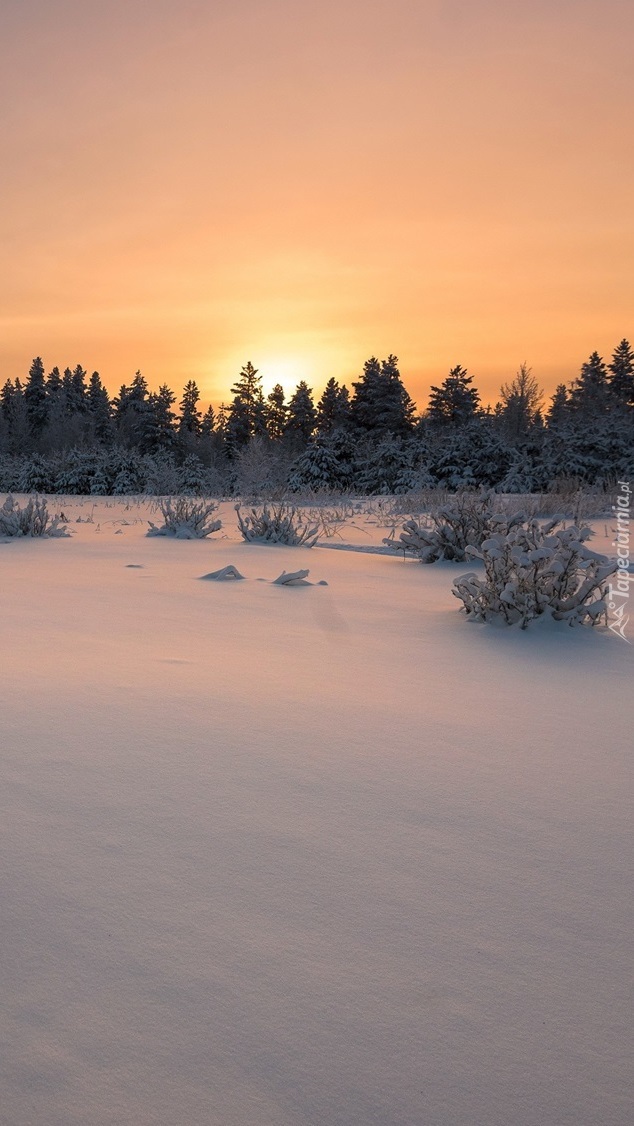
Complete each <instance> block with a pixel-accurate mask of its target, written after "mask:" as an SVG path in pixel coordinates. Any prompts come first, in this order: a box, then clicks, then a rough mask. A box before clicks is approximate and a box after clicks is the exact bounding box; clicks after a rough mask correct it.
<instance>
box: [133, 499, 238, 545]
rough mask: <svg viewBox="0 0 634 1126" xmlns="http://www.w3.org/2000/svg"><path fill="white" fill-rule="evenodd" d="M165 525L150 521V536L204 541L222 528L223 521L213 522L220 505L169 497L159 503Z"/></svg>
mask: <svg viewBox="0 0 634 1126" xmlns="http://www.w3.org/2000/svg"><path fill="white" fill-rule="evenodd" d="M158 506H159V509H160V510H161V515H162V517H163V521H164V523H163V524H162V526H160V527H159V526H157V525H156V524H153V523H152V521H151V520H149V521H148V523H149V525H150V529H149V531H148V533H147V535H148V536H174V537H175V538H176V539H177V540H202V539H205V537H206V536H210V535H211V533H212V532H217V531H218V530H219V529H220V528H221V527H222V520H213V519H212V517H213V514H214V512H215V511H216V509H217V507H218V505H217V504H215V503H214V502H213V501H204V500H194V499H193V498H192V497H167V498H166V499H164V500H160V501H159V502H158Z"/></svg>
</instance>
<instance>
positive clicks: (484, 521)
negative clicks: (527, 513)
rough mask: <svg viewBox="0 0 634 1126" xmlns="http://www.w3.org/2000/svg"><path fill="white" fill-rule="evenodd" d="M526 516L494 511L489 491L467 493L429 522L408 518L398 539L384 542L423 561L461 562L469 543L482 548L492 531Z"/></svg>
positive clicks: (498, 530) (453, 499) (430, 517)
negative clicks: (479, 494) (486, 492)
mask: <svg viewBox="0 0 634 1126" xmlns="http://www.w3.org/2000/svg"><path fill="white" fill-rule="evenodd" d="M524 519H525V517H524V515H523V513H521V512H517V513H514V514H512V515H510V516H509V515H505V514H502V513H499V512H495V510H494V509H493V503H492V497H491V495H490V494H486V495H485V496H478V495H475V494H472V493H465V494H464V495H463V496H456V497H454V498H452V499H451V501H449V502H448V503H447V504H443V505H441V506H440V507H439V508H438V509H436V511H435V512H432V513H431V514H430V516H429V518H428V523H427V525H425V524H422V523H420V522H419V521H418V520H415V519H414V518H412V519H411V520H406V522H405V523H404V525H403V528H402V531H401V532H400V534H399V537H398V539H395V538H394V536H388V537H387V538H386V539H384V540H383V542H384V543H386V544H387V545H388V546H389V547H396V548H399V550H401V551H404V552H406V553H409V554H410V555H416V556H418V558H419V559H420V561H421V563H435V562H436V561H437V560H439V559H452V560H455V561H456V562H458V563H462V562H464V560H465V559H466V554H465V552H466V549H467V547H468V546H470V545H473V546H475V547H479V546H480V544H481V543H482V542H483V540H485V539H487V537H488V536H490V535H491V534H492V533H493V532H500V533H507V532H508V531H509V530H510V529H511V528H513V527H514V526H515V525H517V524H520V523H521V522H522V521H523V520H524Z"/></svg>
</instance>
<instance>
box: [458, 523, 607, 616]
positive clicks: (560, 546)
mask: <svg viewBox="0 0 634 1126" xmlns="http://www.w3.org/2000/svg"><path fill="white" fill-rule="evenodd" d="M560 522H561V520H560V518H559V517H556V518H555V519H553V520H551V521H550V522H549V523H548V524H547V525H546V526H545V527H543V528H542V527H540V525H539V524H538V523H537V521H536V520H532V521H530V523H528V524H525V525H524V526H522V527H517V526H516V527H514V528H511V530H510V531H509V532H508V533H507V534H501V533H498V534H496V535H493V536H491V537H490V538H489V539H487V540H485V541H484V543H482V544H481V546H480V547H475V546H472V547H470V548H469V550H468V555H469V556H472V557H474V558H478V559H482V560H483V562H484V578H483V579H482V578H479V577H478V576H477V575H476V574H475V573H469V574H467V575H461V577H460V578H459V579H456V582H455V583H454V587H453V594H455V596H456V598H459V599H461V601H462V603H463V605H464V608H465V610H466V612H467V617H469V618H472V619H473V620H474V621H477V622H490V621H499V622H504V623H506V624H507V625H515V624H516V623H517V624H519V625H520V626H521V628H522V629H525V628H526V626H527V625H528V623H529V621H531V619H533V618H538V617H540V616H541V615H542V614H550V616H551V617H553V618H554V619H556V620H557V621H560V620H561V621H567V622H568V623H569V625H577V624H579V623H580V622H583V621H585V620H586V619H588V620H589V621H590V622H591V623H592V624H593V625H594V624H595V623H596V622H597V621H598V620H599V619H600V618H601V617H605V615H606V602H605V596H606V593H607V592H606V587H605V581H606V579H607V578H608V576H609V575H611V574H613V572H614V571H615V570H616V564H615V563H612V562H611V561H610V560H609V559H607V558H606V557H605V556H604V555H598V554H596V553H595V552H594V551H590V550H589V549H588V548H587V547H586V546H585V541H586V540H587V539H589V537H590V536H591V535H592V531H591V530H590V528H577V527H576V526H574V525H573V526H571V527H569V528H561V527H558V525H559V524H560Z"/></svg>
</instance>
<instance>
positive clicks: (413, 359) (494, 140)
mask: <svg viewBox="0 0 634 1126" xmlns="http://www.w3.org/2000/svg"><path fill="white" fill-rule="evenodd" d="M633 41H634V4H633V3H632V2H631V0H600V2H594V0H593V2H588V0H522V2H521V3H519V2H516V0H497V2H493V0H390V2H389V3H388V2H387V0H363V2H362V0H354V2H350V0H348V2H346V0H338V2H333V0H274V2H267V0H231V2H229V0H214V2H210V0H208V2H202V0H181V2H180V3H176V2H175V0H104V2H103V3H100V4H96V3H90V2H89V0H3V3H2V10H1V14H0V95H1V102H2V105H3V107H4V109H3V114H2V126H1V130H2V133H1V137H2V150H1V153H0V178H1V180H2V207H1V208H0V238H1V242H2V246H3V248H4V254H3V268H2V270H1V271H0V315H1V318H2V332H1V334H0V382H4V380H5V379H7V378H14V377H15V376H16V375H19V376H21V377H23V376H25V375H26V373H27V372H28V367H29V364H30V361H31V359H32V358H33V356H35V355H37V354H39V355H41V356H42V357H43V359H44V362H45V365H46V367H47V370H48V369H49V368H50V367H52V366H53V365H54V364H58V365H59V366H60V367H65V366H66V365H71V366H74V365H75V364H76V363H81V364H83V365H84V366H85V367H87V368H88V369H89V370H93V369H94V368H96V369H98V370H99V371H100V372H101V374H102V377H103V379H104V382H105V383H106V386H108V388H109V389H110V390H111V391H116V390H117V389H118V387H119V385H120V384H121V383H122V382H129V380H130V378H131V377H132V375H133V374H134V372H135V370H136V369H137V368H140V369H141V370H142V371H143V374H144V375H145V376H146V378H147V379H148V382H149V384H150V386H151V387H153V388H155V387H157V386H158V385H159V383H162V382H167V383H169V384H170V386H172V387H173V388H174V389H175V390H176V391H177V392H178V391H180V388H182V386H183V384H184V382H185V381H186V380H187V379H190V378H193V379H196V380H197V382H198V384H199V386H200V388H201V392H202V395H203V398H204V399H205V400H209V399H211V400H212V401H214V402H219V401H220V400H221V399H223V398H224V399H227V398H228V389H229V387H230V385H231V383H232V382H234V380H235V378H236V376H237V374H238V372H239V370H240V368H241V366H242V365H243V364H244V363H245V362H246V361H247V360H252V361H253V363H254V364H255V365H256V367H258V368H259V369H260V371H261V373H262V375H263V377H264V382H265V388H266V389H268V388H270V386H271V385H272V384H273V383H274V382H275V381H276V380H277V379H280V380H281V382H283V383H284V385H285V386H286V387H287V388H291V389H292V387H293V386H294V385H295V384H296V383H297V381H298V380H299V379H302V378H305V379H307V380H308V382H309V383H311V385H312V386H314V388H315V390H316V392H317V393H319V391H320V390H321V388H322V387H323V385H324V383H325V382H326V380H327V379H328V378H329V377H330V376H331V375H334V376H336V377H337V378H338V379H339V380H340V381H343V382H347V383H350V381H351V380H352V379H354V378H356V377H357V375H358V374H359V373H360V371H361V368H362V365H363V361H364V360H365V359H367V357H368V356H370V355H372V354H373V353H374V354H377V355H379V356H384V355H387V354H388V352H395V353H396V354H397V355H398V356H399V358H400V361H401V371H402V374H403V378H404V381H405V384H406V386H407V388H408V390H409V391H410V393H411V394H412V395H413V396H414V397H415V398H416V399H417V400H418V402H419V403H420V404H421V405H423V404H424V403H425V401H426V398H427V392H428V389H429V386H430V384H431V383H438V382H439V381H441V380H442V379H443V378H444V377H445V375H446V374H447V371H448V370H449V368H450V367H452V366H453V365H455V364H457V363H461V364H463V365H465V366H466V367H468V369H469V371H470V372H471V373H472V374H473V375H474V376H475V382H476V385H477V386H478V387H479V389H480V391H481V393H482V394H483V397H484V398H485V399H486V398H492V399H494V398H495V396H496V394H497V391H498V389H499V385H500V383H501V381H502V380H506V379H508V378H509V376H512V375H513V373H514V372H515V371H516V370H517V368H518V366H519V364H520V363H521V362H522V361H527V362H528V363H529V364H530V365H531V366H532V368H533V373H534V375H535V376H536V377H537V379H538V380H539V382H540V383H541V384H542V385H543V386H544V387H545V388H546V389H547V390H548V391H552V389H553V388H554V386H555V384H556V383H558V382H560V381H561V380H569V379H571V378H573V377H574V376H575V375H576V374H577V372H578V369H579V366H580V364H581V363H582V361H583V360H584V359H586V357H587V355H588V354H589V352H590V351H592V350H593V349H595V348H597V349H598V350H599V351H600V352H602V353H603V354H604V355H606V356H609V354H610V353H611V351H612V350H613V348H614V346H615V345H616V344H617V343H618V342H619V340H620V339H621V338H622V337H623V336H628V337H629V339H630V340H632V338H634V317H633V315H632V310H634V282H633V274H634V271H633V268H632V262H633V260H634V253H633V252H634V245H633V244H634V238H633V227H634V222H633V212H634V207H633V201H634V176H633V164H634V158H633V149H632V143H631V141H632V137H631V131H632V110H633V108H634V97H633V93H634V68H633V67H632V62H631V50H632V42H633Z"/></svg>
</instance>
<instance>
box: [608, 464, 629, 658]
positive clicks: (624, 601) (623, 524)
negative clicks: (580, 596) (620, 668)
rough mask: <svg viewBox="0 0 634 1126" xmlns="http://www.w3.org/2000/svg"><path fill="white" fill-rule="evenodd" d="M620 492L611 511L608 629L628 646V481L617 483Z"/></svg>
mask: <svg viewBox="0 0 634 1126" xmlns="http://www.w3.org/2000/svg"><path fill="white" fill-rule="evenodd" d="M618 484H619V489H620V492H619V494H618V496H617V498H616V504H614V505H612V511H613V512H614V514H615V515H616V539H615V540H613V546H614V547H615V548H616V567H617V569H616V574H615V575H614V576H613V577H614V579H615V582H614V583H610V585H609V587H608V599H609V600H608V608H609V610H610V611H611V614H610V617H611V619H612V620H611V621H610V622H609V626H610V629H611V630H612V632H613V633H617V634H618V635H619V637H622V638H623V640H624V641H627V643H628V645H629V643H630V642H629V638H628V637H626V636H625V628H626V626H627V623H628V622H629V620H630V615H629V613H628V605H629V597H630V495H631V492H632V489H631V487H630V483H629V481H619V483H618Z"/></svg>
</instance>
